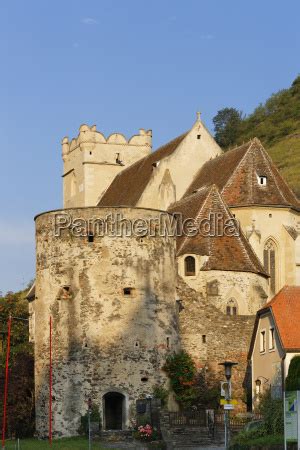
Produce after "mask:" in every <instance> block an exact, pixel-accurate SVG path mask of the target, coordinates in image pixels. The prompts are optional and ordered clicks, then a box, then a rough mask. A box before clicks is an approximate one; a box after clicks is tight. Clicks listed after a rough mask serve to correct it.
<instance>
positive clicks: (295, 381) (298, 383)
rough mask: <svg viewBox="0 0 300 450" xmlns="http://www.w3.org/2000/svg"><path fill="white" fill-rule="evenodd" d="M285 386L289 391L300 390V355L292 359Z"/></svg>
mask: <svg viewBox="0 0 300 450" xmlns="http://www.w3.org/2000/svg"><path fill="white" fill-rule="evenodd" d="M285 388H286V390H287V391H300V356H294V358H293V359H292V360H291V363H290V367H289V372H288V376H287V377H286V381H285Z"/></svg>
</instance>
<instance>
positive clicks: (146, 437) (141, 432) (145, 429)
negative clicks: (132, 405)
mask: <svg viewBox="0 0 300 450" xmlns="http://www.w3.org/2000/svg"><path fill="white" fill-rule="evenodd" d="M138 437H139V439H141V440H143V441H151V439H152V437H153V428H152V427H151V425H149V424H147V425H141V426H139V427H138Z"/></svg>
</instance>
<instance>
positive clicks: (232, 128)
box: [213, 108, 242, 149]
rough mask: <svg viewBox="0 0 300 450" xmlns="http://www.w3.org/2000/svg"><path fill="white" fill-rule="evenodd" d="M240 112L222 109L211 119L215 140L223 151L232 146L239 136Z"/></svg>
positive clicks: (233, 109)
mask: <svg viewBox="0 0 300 450" xmlns="http://www.w3.org/2000/svg"><path fill="white" fill-rule="evenodd" d="M241 123H242V112H241V111H238V110H237V109H235V108H223V109H221V110H220V111H218V113H217V114H216V116H215V117H214V118H213V124H214V130H215V139H216V141H217V143H218V144H219V145H220V146H221V147H222V148H224V149H226V148H228V147H229V146H230V145H233V144H234V143H235V142H236V141H237V138H238V136H239V133H240V126H241Z"/></svg>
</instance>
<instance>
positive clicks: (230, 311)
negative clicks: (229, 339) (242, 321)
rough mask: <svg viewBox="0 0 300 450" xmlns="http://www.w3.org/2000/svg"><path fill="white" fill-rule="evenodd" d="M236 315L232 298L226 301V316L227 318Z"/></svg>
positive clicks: (236, 311) (235, 305)
mask: <svg viewBox="0 0 300 450" xmlns="http://www.w3.org/2000/svg"><path fill="white" fill-rule="evenodd" d="M237 314H238V308H237V303H236V301H235V300H234V298H231V299H230V300H228V302H227V305H226V315H227V316H237Z"/></svg>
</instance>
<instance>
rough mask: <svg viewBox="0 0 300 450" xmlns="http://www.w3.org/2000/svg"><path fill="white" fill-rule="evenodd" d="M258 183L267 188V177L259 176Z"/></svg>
mask: <svg viewBox="0 0 300 450" xmlns="http://www.w3.org/2000/svg"><path fill="white" fill-rule="evenodd" d="M258 182H259V185H260V186H267V177H265V176H259V177H258Z"/></svg>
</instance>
